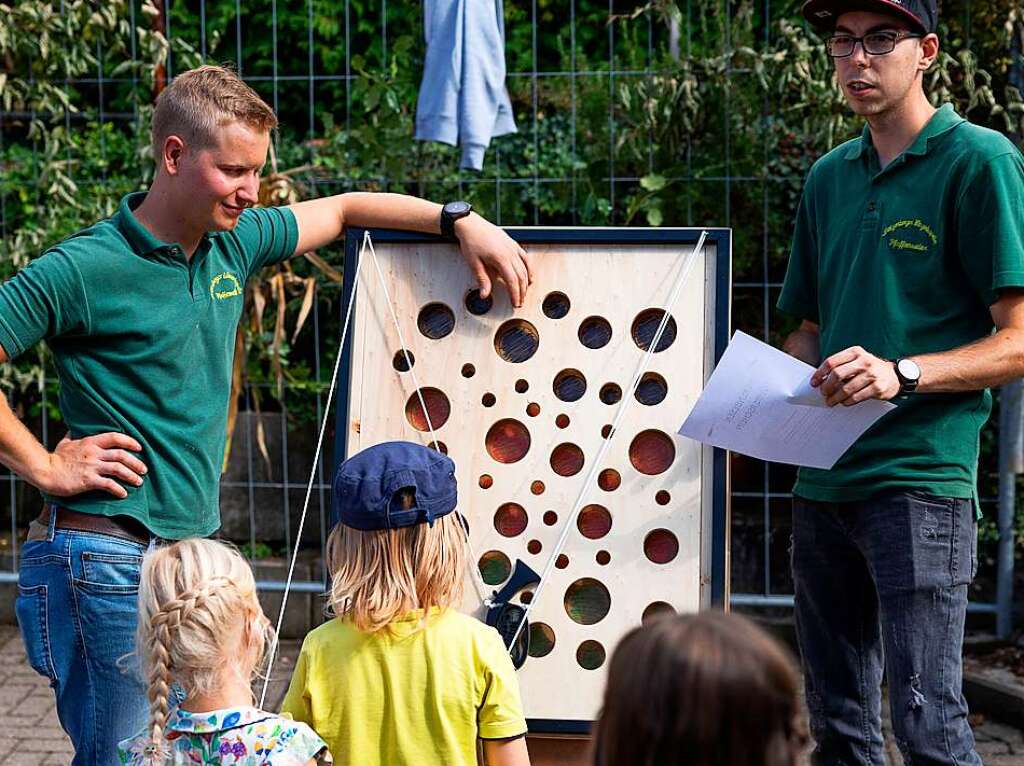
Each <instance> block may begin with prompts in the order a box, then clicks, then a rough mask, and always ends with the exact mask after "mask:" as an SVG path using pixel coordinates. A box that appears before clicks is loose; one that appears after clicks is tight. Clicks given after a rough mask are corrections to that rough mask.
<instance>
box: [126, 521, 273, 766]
mask: <svg viewBox="0 0 1024 766" xmlns="http://www.w3.org/2000/svg"><path fill="white" fill-rule="evenodd" d="M272 633H273V628H272V627H271V625H270V621H269V620H267V618H266V616H265V615H264V614H263V610H262V609H261V608H260V604H259V601H258V600H257V597H256V582H255V580H254V578H253V574H252V569H251V568H250V567H249V564H248V563H247V562H246V560H245V559H244V558H243V557H242V555H241V554H240V553H239V552H238V551H237V550H236V549H235V548H234V547H232V546H231V545H228V544H226V543H223V542H218V541H216V540H205V539H202V538H190V539H187V540H180V541H178V542H176V543H172V544H170V545H167V546H163V547H160V548H157V549H155V550H153V551H150V552H149V553H147V554H146V556H145V558H144V559H143V561H142V578H141V582H140V585H139V626H138V632H137V636H136V647H137V649H138V652H139V655H140V657H141V659H142V666H143V671H144V673H145V676H146V678H147V680H148V696H149V730H150V742H149V745H148V746H147V748H146V753H147V756H148V761H147V762H148V763H151V764H161V763H164V762H165V760H166V750H165V748H164V727H165V726H166V725H167V717H168V713H169V703H168V698H169V696H170V691H171V684H172V683H173V682H174V681H177V682H178V683H179V684H181V686H182V687H184V689H185V692H186V693H187V694H189V695H195V694H208V693H210V692H211V691H213V690H214V689H215V688H217V687H218V686H219V685H220V683H221V681H222V679H223V678H224V675H225V673H237V674H238V675H239V677H241V678H244V679H245V680H246V681H249V679H250V678H251V677H252V674H253V671H254V669H255V668H256V667H257V666H258V665H259V664H260V662H261V661H262V659H263V656H264V653H265V650H266V647H267V646H268V644H269V639H270V637H271V636H272Z"/></svg>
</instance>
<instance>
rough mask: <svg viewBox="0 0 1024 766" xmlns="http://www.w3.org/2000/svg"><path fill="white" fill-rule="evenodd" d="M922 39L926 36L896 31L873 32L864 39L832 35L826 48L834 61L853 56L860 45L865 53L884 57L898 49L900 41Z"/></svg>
mask: <svg viewBox="0 0 1024 766" xmlns="http://www.w3.org/2000/svg"><path fill="white" fill-rule="evenodd" d="M912 37H914V38H920V37H924V35H922V34H919V33H917V32H903V31H900V32H896V31H891V32H889V31H885V32H872V33H871V34H867V35H864V36H863V37H854V36H853V35H832V36H831V37H830V38H828V40H827V41H826V42H825V48H826V50H827V51H828V55H829V56H831V57H832V58H834V59H843V58H846V57H847V56H852V55H853V49H854V48H855V47H856V46H857V43H860V44H861V45H862V46H863V48H864V52H865V53H868V54H870V55H872V56H884V55H885V54H887V53H892V52H893V50H895V48H896V43H898V42H899V41H900V40H905V39H907V38H912Z"/></svg>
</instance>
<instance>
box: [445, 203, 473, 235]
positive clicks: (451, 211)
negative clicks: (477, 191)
mask: <svg viewBox="0 0 1024 766" xmlns="http://www.w3.org/2000/svg"><path fill="white" fill-rule="evenodd" d="M472 212H473V206H472V205H470V204H469V203H468V202H463V201H462V200H458V201H456V202H449V203H447V204H446V205H445V206H444V207H442V208H441V236H442V237H454V236H455V222H456V221H457V220H459V219H460V218H465V217H466V216H467V215H469V214H470V213H472Z"/></svg>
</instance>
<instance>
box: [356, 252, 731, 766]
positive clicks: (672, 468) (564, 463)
mask: <svg viewBox="0 0 1024 766" xmlns="http://www.w3.org/2000/svg"><path fill="white" fill-rule="evenodd" d="M529 247H530V249H531V251H532V252H533V253H534V254H535V256H536V258H535V263H536V265H537V269H536V277H535V281H534V284H533V286H532V287H531V289H530V292H529V294H528V296H527V301H526V305H525V306H524V307H522V308H521V309H518V310H513V308H512V307H511V305H510V302H509V300H508V297H507V294H506V293H505V291H504V289H503V288H498V289H497V290H495V294H494V297H493V302H492V305H491V306H490V307H489V309H488V310H486V311H485V312H483V313H479V312H480V311H481V309H482V308H483V306H481V305H478V304H477V303H474V302H473V301H472V300H470V306H469V307H467V295H468V294H470V292H471V291H472V289H473V288H474V287H475V282H474V279H473V277H472V275H471V273H470V272H469V270H468V268H467V267H466V266H465V264H464V262H463V261H462V259H461V257H460V256H459V255H458V253H457V251H456V250H455V249H454V247H452V246H449V245H444V244H412V243H388V244H384V243H380V244H377V246H376V250H377V255H378V257H379V259H380V263H381V266H382V269H383V273H384V276H385V280H386V283H387V287H388V291H389V292H390V297H391V305H392V307H393V308H394V310H395V312H396V314H397V317H398V321H399V324H400V326H401V331H402V335H403V336H404V338H405V340H406V343H407V345H408V349H409V351H410V352H411V354H412V356H413V357H414V364H413V369H412V371H409V370H406V369H405V367H406V364H405V360H404V357H402V356H401V355H399V356H398V357H397V358H396V355H397V354H399V352H400V351H401V349H402V344H401V342H400V341H399V334H398V332H397V331H396V329H395V327H394V324H393V322H392V319H391V315H390V313H389V310H388V300H387V298H385V295H384V291H383V290H382V288H381V286H380V284H379V281H378V278H377V273H376V271H375V269H374V266H373V263H372V261H371V260H370V257H369V255H365V256H364V262H363V263H362V266H361V285H360V287H359V288H358V298H357V303H356V309H355V310H356V314H355V320H354V321H355V325H354V328H353V329H354V346H353V361H352V369H351V377H350V381H349V422H348V424H347V427H348V429H349V433H348V442H347V443H348V451H349V454H352V453H353V452H355V451H358V450H359V449H362V448H364V447H367V446H370V445H372V444H375V443H378V442H381V441H386V440H390V439H408V440H413V441H419V442H420V443H427V442H429V441H430V436H429V433H428V432H427V430H426V420H427V418H425V417H424V414H423V411H422V408H421V407H420V405H419V400H418V398H417V397H416V395H415V393H416V385H415V383H414V380H413V375H412V372H414V373H415V378H416V380H417V381H418V383H419V385H420V387H421V388H422V389H429V390H426V391H425V397H426V400H427V414H428V415H430V420H431V421H432V423H433V426H434V429H435V431H436V438H437V440H438V441H439V442H441V443H443V449H445V450H446V451H447V452H448V454H449V455H450V456H451V457H452V458H453V459H454V460H455V463H456V466H457V479H458V483H459V492H460V508H461V510H462V511H463V513H464V514H465V515H466V516H467V517H468V519H469V523H470V538H471V544H472V547H473V552H474V558H475V559H476V562H477V564H478V565H479V566H480V567H481V570H482V572H483V574H484V577H485V579H487V581H488V585H487V588H486V590H484V589H483V588H482V587H481V585H480V581H479V579H476V578H475V579H474V583H473V584H471V585H469V586H468V587H467V595H466V602H465V604H464V608H465V609H466V610H467V611H471V612H476V613H477V614H481V610H480V607H481V603H482V599H483V597H484V596H486V595H488V594H489V592H490V591H491V590H493V589H495V588H497V587H500V584H501V582H502V579H503V576H505V575H506V573H507V572H508V571H509V570H510V569H511V567H512V565H514V563H515V561H516V559H517V558H519V559H522V560H523V561H525V562H526V563H528V564H529V565H530V566H531V567H533V568H534V569H535V570H536V571H537V572H541V571H542V570H543V569H544V567H545V564H546V562H547V561H548V558H549V557H550V556H551V554H552V551H553V549H554V546H555V543H556V541H557V539H558V537H559V535H560V533H561V531H562V529H563V527H564V525H565V524H567V523H570V520H569V518H568V516H569V512H570V509H571V507H572V505H573V502H574V500H575V499H576V496H577V494H578V493H579V491H580V488H581V486H582V485H583V482H584V478H585V476H586V474H587V471H588V469H589V468H590V466H591V465H592V463H593V461H594V459H595V458H596V455H597V453H598V450H599V448H600V445H601V444H602V440H603V438H604V437H603V436H602V431H604V433H605V434H607V426H608V425H609V424H611V422H612V419H613V417H614V415H615V412H616V409H617V406H618V405H617V401H616V389H618V390H619V391H621V396H628V395H629V392H628V386H629V383H630V381H631V378H632V375H633V373H634V371H635V369H636V366H637V363H638V361H639V360H640V358H641V356H642V354H643V350H642V349H641V347H640V346H639V345H638V343H637V338H636V337H635V336H637V334H638V333H639V336H638V337H639V340H640V342H641V344H642V343H643V342H644V340H645V338H646V337H648V336H649V334H648V335H645V333H647V332H648V331H650V330H652V329H653V326H656V319H657V318H658V313H657V312H658V309H659V308H660V307H661V306H662V305H663V304H664V302H665V300H666V298H667V296H668V294H669V291H670V289H671V286H672V282H673V280H674V277H675V275H676V274H677V273H678V271H679V269H680V268H681V267H682V263H683V255H685V252H687V251H688V248H681V247H676V246H672V247H669V246H639V245H630V246H616V247H609V246H591V245H558V246H554V245H545V246H537V245H532V246H529ZM704 258H705V259H706V261H707V263H711V262H713V258H714V249H713V247H712V246H708V248H707V250H706V253H705V255H704ZM707 263H702V264H698V267H697V268H695V269H694V270H693V271H692V272H691V274H690V276H689V278H688V280H687V283H686V285H685V287H684V289H683V291H682V294H681V296H680V298H679V300H678V302H677V304H676V306H675V307H674V309H673V311H672V312H671V313H672V318H673V326H674V338H673V340H672V342H671V343H670V344H667V347H666V348H664V350H662V351H659V352H658V353H656V354H654V356H653V363H652V365H651V367H650V371H651V373H652V377H650V378H649V379H648V381H647V382H646V384H645V388H644V395H645V398H646V400H647V401H648V402H649V403H647V404H642V403H640V402H639V401H633V402H631V405H630V407H629V410H628V411H627V414H626V417H625V419H624V421H623V423H622V425H621V427H620V428H619V429H618V432H617V433H615V434H612V435H611V444H610V449H609V451H608V453H607V456H606V457H605V458H604V460H603V461H602V463H601V465H600V468H601V470H602V473H601V474H600V476H599V479H600V481H599V483H598V482H595V485H594V486H592V487H590V488H588V495H587V500H586V503H587V505H588V506H591V507H589V508H587V509H586V511H585V513H584V514H583V515H581V517H580V519H581V520H580V523H579V524H573V529H572V531H571V533H570V535H569V537H568V543H567V545H566V547H565V548H564V550H563V551H562V555H563V557H564V558H563V559H562V560H561V561H560V562H559V566H558V567H556V568H555V569H554V570H553V572H552V574H551V577H550V579H549V581H548V582H547V583H546V584H545V586H544V589H543V592H542V593H541V596H540V598H539V600H538V602H537V603H536V604H535V605H534V607H533V610H532V612H531V622H533V623H534V627H533V633H532V634H531V635H532V639H533V648H532V654H533V656H531V657H530V658H529V659H528V661H527V663H526V665H525V666H524V667H523V668H522V670H521V671H520V674H519V678H520V685H521V688H522V691H523V698H524V705H525V708H526V713H527V716H528V717H529V718H531V719H542V720H546V721H565V720H590V719H593V718H594V717H595V716H596V714H597V711H598V708H599V705H600V700H601V694H602V692H603V688H604V673H605V669H606V667H607V662H608V659H609V658H610V655H611V652H612V650H613V649H614V647H615V645H616V643H617V642H618V640H619V639H620V638H621V636H622V635H623V634H624V633H625V632H626V631H628V630H629V629H631V628H632V627H634V626H636V625H638V624H640V622H641V620H642V618H643V615H644V614H645V612H647V613H650V612H651V611H654V610H658V609H668V608H671V609H675V610H681V611H694V610H696V609H698V608H699V606H700V605H701V595H702V587H703V586H702V582H701V578H702V572H706V569H707V567H706V562H705V561H702V556H704V557H706V555H707V551H709V550H710V546H709V545H708V542H707V540H708V535H709V530H708V529H707V525H708V524H710V513H708V512H706V511H705V512H704V513H703V514H702V508H701V503H702V499H703V500H704V501H705V502H706V498H707V497H708V496H709V493H708V492H706V491H705V490H706V487H705V486H704V485H705V484H706V482H707V476H708V472H707V470H706V466H705V465H704V454H703V452H702V450H701V448H700V446H699V445H697V444H696V443H694V442H691V441H689V440H686V439H683V438H682V437H679V436H676V435H675V431H676V429H677V428H678V427H679V425H680V423H681V422H682V420H683V418H684V417H685V415H686V413H687V412H689V410H690V408H691V407H692V406H693V404H694V402H695V401H696V399H697V397H698V396H699V394H700V391H701V389H702V386H703V382H704V380H705V376H706V373H707V368H708V364H709V359H710V358H711V357H710V355H709V353H708V350H707V347H706V343H707V342H708V339H709V338H710V337H712V334H711V333H710V332H708V325H709V323H710V321H711V320H710V317H709V312H710V311H711V308H713V307H712V306H711V305H710V299H709V298H708V297H707V296H708V295H710V294H711V293H712V292H713V289H712V284H711V282H712V276H713V271H712V270H711V269H709V268H706V265H707ZM555 293H558V294H560V295H553V294H555ZM562 296H564V299H563V297H562ZM470 298H472V296H470ZM545 304H546V305H545ZM470 308H472V309H473V311H470ZM652 310H654V311H653V312H652ZM474 311H475V312H477V313H474ZM645 312H648V313H647V314H645ZM652 314H653V316H652ZM638 318H639V320H640V322H639V325H638ZM645 318H646V319H648V320H652V319H653V320H655V321H654V325H653V326H652V325H651V323H650V321H646V322H645V321H644V320H645ZM430 336H437V337H430ZM606 338H607V342H606V343H604V344H603V345H600V346H599V347H595V348H590V347H588V346H587V344H590V345H593V346H598V344H600V343H601V342H602V341H603V340H605V339H606ZM666 340H667V339H666ZM663 345H666V344H665V342H663ZM534 346H535V347H534ZM519 359H521V360H522V361H515V360H519ZM580 380H583V381H585V390H582V386H581V385H580ZM577 393H578V394H581V395H580V396H579V397H578V398H575V399H574V400H573V401H568V400H567V399H573V398H574V397H575V395H576V394H577ZM662 393H663V394H664V398H663V399H661V400H660V401H657V402H656V403H655V400H657V399H658V398H659V396H661V394H662ZM560 397H561V398H560ZM513 459H514V462H507V461H510V460H513ZM702 519H703V521H702ZM702 524H703V526H702ZM526 598H529V595H527V596H526ZM558 762H559V763H564V762H565V761H558Z"/></svg>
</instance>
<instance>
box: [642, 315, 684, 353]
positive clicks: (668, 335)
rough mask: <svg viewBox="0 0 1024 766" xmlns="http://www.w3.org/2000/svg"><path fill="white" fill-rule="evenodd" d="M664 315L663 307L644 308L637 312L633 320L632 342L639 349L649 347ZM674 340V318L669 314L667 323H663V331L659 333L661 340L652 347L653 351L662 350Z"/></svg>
mask: <svg viewBox="0 0 1024 766" xmlns="http://www.w3.org/2000/svg"><path fill="white" fill-rule="evenodd" d="M663 316H665V311H664V310H663V309H646V310H644V311H641V312H640V313H639V314H637V316H636V319H634V320H633V328H632V335H633V342H634V343H636V345H637V346H639V347H640V350H641V351H646V350H647V349H649V348H650V347H651V344H652V343H653V342H654V335H655V334H656V333H657V331H658V325H659V324H661V318H662V317H663ZM675 340H676V320H675V318H674V317H673V316H672V315H671V314H670V315H669V317H668V323H667V324H666V325H665V331H664V332H663V333H662V334H661V340H660V341H659V343H658V347H657V348H656V349H654V353H656V354H657V353H659V352H661V351H664V350H665V349H667V348H668V347H669V346H671V345H672V344H673V343H674V342H675Z"/></svg>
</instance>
